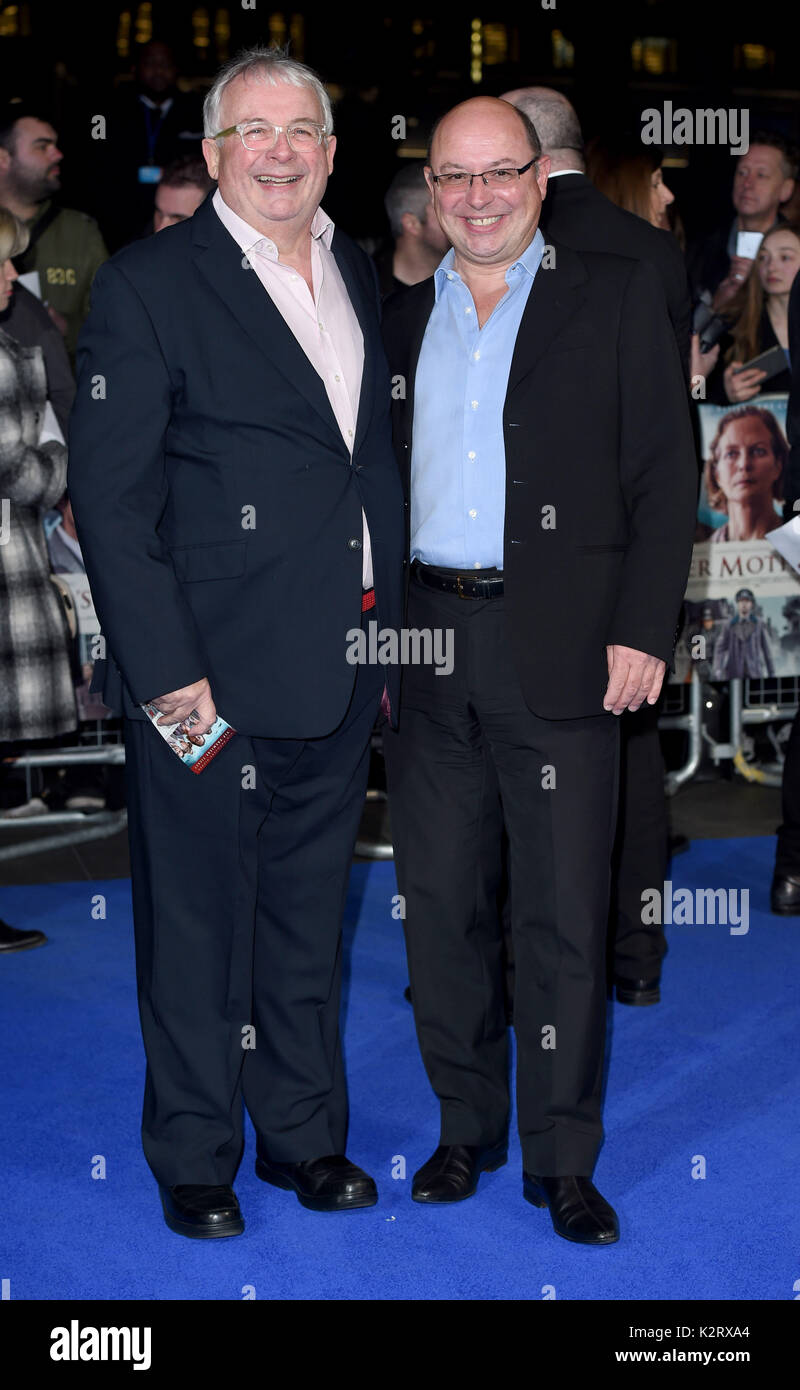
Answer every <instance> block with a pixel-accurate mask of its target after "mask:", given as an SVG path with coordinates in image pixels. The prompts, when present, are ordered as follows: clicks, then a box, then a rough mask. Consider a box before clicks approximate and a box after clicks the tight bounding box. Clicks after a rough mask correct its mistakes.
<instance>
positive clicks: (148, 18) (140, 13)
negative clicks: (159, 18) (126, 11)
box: [136, 4, 153, 43]
mask: <svg viewBox="0 0 800 1390" xmlns="http://www.w3.org/2000/svg"><path fill="white" fill-rule="evenodd" d="M152 37H153V6H152V5H150V4H145V5H140V6H139V8H138V9H137V11H136V42H137V43H149V42H150V40H151V39H152Z"/></svg>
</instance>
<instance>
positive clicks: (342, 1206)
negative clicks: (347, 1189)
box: [256, 1159, 378, 1211]
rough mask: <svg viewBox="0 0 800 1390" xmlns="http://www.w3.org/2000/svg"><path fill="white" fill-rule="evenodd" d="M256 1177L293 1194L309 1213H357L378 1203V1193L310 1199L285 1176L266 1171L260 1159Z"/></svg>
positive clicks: (344, 1194)
mask: <svg viewBox="0 0 800 1390" xmlns="http://www.w3.org/2000/svg"><path fill="white" fill-rule="evenodd" d="M256 1177H257V1178H260V1179H261V1181H262V1182H268V1183H269V1184H270V1186H272V1187H279V1188H280V1189H281V1190H282V1191H283V1192H293V1193H294V1195H295V1197H296V1198H297V1200H298V1202H299V1203H300V1205H301V1206H302V1207H307V1209H308V1210H309V1211H357V1210H358V1209H359V1208H360V1207H374V1206H376V1205H377V1201H378V1194H377V1192H375V1193H370V1192H365V1193H363V1194H362V1195H361V1196H356V1197H350V1196H348V1195H347V1193H342V1194H340V1195H339V1196H338V1197H337V1196H332V1197H308V1196H306V1194H305V1193H304V1192H300V1191H299V1190H298V1188H297V1186H296V1184H295V1183H293V1182H291V1181H290V1179H289V1178H286V1177H284V1176H283V1174H278V1173H271V1172H269V1171H268V1170H265V1169H264V1167H263V1165H262V1164H261V1162H260V1161H259V1160H258V1159H256Z"/></svg>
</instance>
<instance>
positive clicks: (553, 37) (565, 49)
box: [550, 29, 575, 68]
mask: <svg viewBox="0 0 800 1390" xmlns="http://www.w3.org/2000/svg"><path fill="white" fill-rule="evenodd" d="M550 41H551V43H552V46H553V67H554V68H574V66H575V45H574V44H571V43H570V41H569V39H565V38H564V35H563V34H562V32H561V30H560V29H553V31H552V32H551V34H550Z"/></svg>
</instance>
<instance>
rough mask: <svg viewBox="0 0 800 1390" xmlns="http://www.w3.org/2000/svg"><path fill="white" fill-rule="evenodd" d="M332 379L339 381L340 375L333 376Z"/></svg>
mask: <svg viewBox="0 0 800 1390" xmlns="http://www.w3.org/2000/svg"><path fill="white" fill-rule="evenodd" d="M333 379H334V381H341V379H342V378H341V377H340V376H334V378H333Z"/></svg>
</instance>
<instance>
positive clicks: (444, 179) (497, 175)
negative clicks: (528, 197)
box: [431, 158, 539, 193]
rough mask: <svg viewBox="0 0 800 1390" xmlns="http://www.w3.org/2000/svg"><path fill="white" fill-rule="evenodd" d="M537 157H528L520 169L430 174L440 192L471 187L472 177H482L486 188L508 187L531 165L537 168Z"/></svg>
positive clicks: (516, 181) (453, 191)
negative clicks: (477, 172) (476, 172)
mask: <svg viewBox="0 0 800 1390" xmlns="http://www.w3.org/2000/svg"><path fill="white" fill-rule="evenodd" d="M538 164H539V161H538V158H537V159H529V160H528V163H527V164H523V166H522V168H521V169H506V168H502V169H487V170H486V171H485V172H484V173H482V174H466V173H464V174H462V173H455V174H434V173H432V174H431V178H432V179H433V181H434V183H436V184H438V185H439V189H440V191H441V192H442V193H445V192H447V193H451V192H452V193H455V192H456V191H457V190H461V189H465V188H471V187H472V180H473V179H483V182H484V185H485V186H486V187H487V188H508V187H510V186H511V184H514V183H518V182H519V180H520V179H521V178H522V175H523V174H524V173H526V172H527V170H528V169H530V168H531V166H533V168H534V169H536V168H538Z"/></svg>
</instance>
